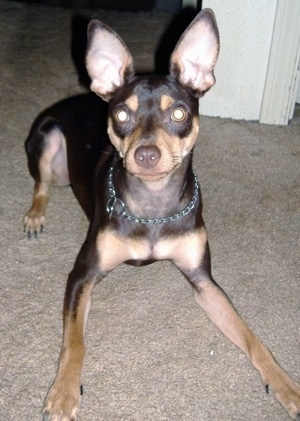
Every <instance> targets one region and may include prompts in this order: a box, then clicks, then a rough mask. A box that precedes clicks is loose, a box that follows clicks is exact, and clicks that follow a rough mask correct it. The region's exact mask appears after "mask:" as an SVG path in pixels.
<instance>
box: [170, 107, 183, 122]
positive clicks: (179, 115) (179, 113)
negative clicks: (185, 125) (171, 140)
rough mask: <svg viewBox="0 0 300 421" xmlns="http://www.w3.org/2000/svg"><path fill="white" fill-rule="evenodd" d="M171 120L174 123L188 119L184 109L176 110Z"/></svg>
mask: <svg viewBox="0 0 300 421" xmlns="http://www.w3.org/2000/svg"><path fill="white" fill-rule="evenodd" d="M171 119H172V120H173V121H178V122H180V121H184V120H185V119H186V111H185V109H184V108H181V107H180V108H174V110H173V111H172V114H171Z"/></svg>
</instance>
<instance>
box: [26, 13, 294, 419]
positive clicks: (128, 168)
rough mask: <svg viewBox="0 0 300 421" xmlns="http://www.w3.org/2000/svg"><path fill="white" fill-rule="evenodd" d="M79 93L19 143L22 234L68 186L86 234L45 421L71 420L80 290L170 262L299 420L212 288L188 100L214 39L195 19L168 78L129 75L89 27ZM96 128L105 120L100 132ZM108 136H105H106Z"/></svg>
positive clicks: (127, 62)
mask: <svg viewBox="0 0 300 421" xmlns="http://www.w3.org/2000/svg"><path fill="white" fill-rule="evenodd" d="M88 40H89V43H88V50H87V59H86V62H87V69H88V72H89V75H90V77H91V80H92V84H91V88H92V90H93V91H95V92H96V93H97V94H98V95H99V96H101V97H102V98H103V99H104V100H105V101H107V102H108V103H109V104H108V109H107V104H106V102H104V101H102V100H100V99H99V98H97V97H96V96H93V95H87V96H83V97H79V98H77V99H76V100H75V99H74V100H66V101H63V102H61V103H59V104H57V105H55V106H53V107H52V108H50V109H48V110H46V111H45V112H44V113H42V114H41V115H40V116H39V117H38V119H37V120H36V121H35V123H34V124H33V126H32V129H31V132H30V134H29V137H28V139H27V141H26V150H27V154H28V163H29V169H30V172H31V174H32V176H33V177H34V179H35V188H34V196H33V202H32V207H31V209H30V210H29V212H28V213H27V215H26V216H25V230H26V231H27V232H28V235H29V236H30V235H34V234H35V235H37V233H38V232H39V231H40V230H41V229H42V226H43V225H44V222H45V207H46V204H47V201H48V199H49V195H50V184H51V183H54V184H56V185H66V184H71V185H72V188H73V190H74V193H75V195H76V197H77V198H78V200H79V203H80V204H81V206H82V208H83V209H84V211H85V213H86V215H87V217H88V218H89V220H90V228H89V231H88V234H87V238H86V241H85V243H84V244H83V246H82V248H81V250H80V252H79V255H78V257H77V259H76V262H75V265H74V268H73V270H72V271H71V273H70V275H69V278H68V282H67V287H66V293H65V299H64V310H63V317H64V339H63V346H62V351H61V354H60V359H59V367H58V373H57V376H56V379H55V381H54V384H53V385H52V387H51V388H50V390H49V392H48V395H47V398H46V401H45V406H44V420H52V421H57V420H76V418H77V413H78V408H79V402H80V385H81V371H82V365H83V359H84V354H85V348H84V339H83V337H84V330H85V324H86V320H87V316H88V311H89V307H90V299H91V293H92V290H93V288H94V286H95V285H96V284H97V282H99V281H101V280H102V279H103V278H104V277H105V276H106V275H107V274H108V273H109V272H110V271H112V270H113V269H114V268H115V267H116V266H118V265H120V264H122V263H124V262H126V263H132V264H135V265H141V264H146V263H151V262H153V261H156V260H163V259H168V260H170V261H172V262H173V263H174V264H175V265H176V266H177V267H178V268H179V269H180V271H181V272H182V273H183V274H184V275H185V276H186V278H187V279H188V281H189V282H190V284H191V285H192V287H193V289H194V292H195V297H196V300H197V302H198V303H199V304H200V306H201V307H202V308H203V309H204V311H205V312H206V314H207V315H208V316H209V317H210V319H211V320H212V321H213V322H214V323H215V324H216V325H217V326H218V328H219V329H220V330H221V331H222V332H223V333H224V334H225V335H226V336H227V337H228V338H229V339H230V340H231V341H232V342H234V343H235V344H236V345H237V346H239V347H240V348H241V349H242V350H243V351H244V352H245V354H246V355H247V356H248V357H249V359H250V361H251V363H252V364H253V366H254V367H255V368H256V369H257V370H258V371H259V373H260V374H261V377H262V381H263V383H264V385H265V387H266V389H267V390H268V388H269V387H270V388H272V390H273V392H274V395H275V396H276V398H277V399H278V401H279V402H280V403H281V404H282V405H283V407H284V408H285V409H286V411H287V412H288V414H289V415H290V417H291V418H294V419H296V418H298V419H300V387H299V385H297V384H296V383H295V382H294V381H293V380H292V379H291V378H290V377H289V376H288V375H287V374H286V373H285V372H284V371H283V370H282V369H281V368H280V367H279V365H278V364H277V363H276V361H275V360H274V358H273V356H272V354H271V353H270V351H269V350H268V349H267V348H266V347H265V346H264V345H263V344H262V343H261V342H260V341H259V340H258V339H257V338H256V336H255V335H254V334H253V333H252V332H251V331H250V329H249V328H248V326H247V325H246V324H245V323H244V322H243V321H242V319H241V318H240V317H239V316H238V314H237V312H236V311H235V309H234V308H233V306H232V304H231V302H230V301H229V299H228V298H227V296H226V295H225V293H224V292H223V291H222V290H221V289H220V288H219V287H218V285H217V284H216V282H215V281H214V280H213V278H212V275H211V268H210V252H209V246H208V241H207V234H206V229H205V225H204V222H203V219H202V203H201V195H200V190H199V184H198V181H197V177H196V176H195V174H194V172H193V170H192V151H193V147H194V145H195V142H196V139H197V137H198V132H199V115H198V99H199V98H200V97H201V96H202V95H203V94H204V93H205V92H206V91H207V90H209V89H210V88H211V86H213V84H214V83H215V79H214V75H213V69H214V66H215V63H216V60H217V57H218V51H219V35H218V29H217V24H216V21H215V17H214V14H213V12H212V11H211V10H208V9H206V10H203V11H202V12H200V14H198V16H197V17H196V18H195V19H194V21H193V22H192V23H191V24H190V26H189V27H188V29H187V30H186V31H185V32H184V34H183V35H182V37H181V39H180V40H179V42H178V44H177V46H176V48H175V50H174V52H173V54H172V56H171V60H170V74H169V75H168V76H158V75H150V76H135V74H134V70H133V59H132V57H131V55H130V53H129V51H128V50H127V47H126V46H125V44H124V43H123V41H122V40H121V39H120V38H119V37H118V35H117V34H116V33H115V32H113V31H112V30H111V29H110V28H108V27H107V26H105V25H104V24H102V23H100V22H98V21H96V20H94V21H91V22H90V24H89V28H88ZM106 119H107V123H106ZM106 132H107V133H108V137H107V134H106Z"/></svg>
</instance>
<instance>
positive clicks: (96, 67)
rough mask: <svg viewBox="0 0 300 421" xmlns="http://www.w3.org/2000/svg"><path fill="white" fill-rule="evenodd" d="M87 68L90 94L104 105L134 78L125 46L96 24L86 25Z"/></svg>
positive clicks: (100, 23) (115, 36)
mask: <svg viewBox="0 0 300 421" xmlns="http://www.w3.org/2000/svg"><path fill="white" fill-rule="evenodd" d="M86 67H87V71H88V73H89V75H90V78H91V79H92V83H91V90H92V91H94V92H95V93H96V94H97V95H99V96H101V98H102V99H104V100H105V101H109V100H110V98H111V97H112V95H113V94H114V92H115V91H116V89H117V88H119V87H120V86H123V85H124V84H125V82H127V81H128V80H129V79H130V78H131V77H132V76H133V75H134V68H133V58H132V56H131V54H130V52H129V51H128V48H127V47H126V45H125V43H124V42H123V41H122V39H121V38H120V37H119V36H118V34H116V32H114V31H113V30H112V29H111V28H109V27H108V26H106V25H105V24H103V23H102V22H100V21H98V20H92V21H91V22H90V23H89V25H88V47H87V55H86Z"/></svg>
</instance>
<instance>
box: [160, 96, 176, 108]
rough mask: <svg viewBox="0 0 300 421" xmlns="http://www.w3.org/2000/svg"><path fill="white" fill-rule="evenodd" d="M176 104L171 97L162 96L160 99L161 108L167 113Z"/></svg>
mask: <svg viewBox="0 0 300 421" xmlns="http://www.w3.org/2000/svg"><path fill="white" fill-rule="evenodd" d="M173 103H174V99H173V98H172V97H170V96H169V95H162V97H161V99H160V108H161V109H162V110H163V111H165V110H167V109H168V108H169V107H170V106H171V105H172V104H173Z"/></svg>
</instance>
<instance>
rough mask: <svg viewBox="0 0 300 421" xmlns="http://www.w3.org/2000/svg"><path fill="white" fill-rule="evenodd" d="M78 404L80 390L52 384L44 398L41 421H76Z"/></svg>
mask: <svg viewBox="0 0 300 421" xmlns="http://www.w3.org/2000/svg"><path fill="white" fill-rule="evenodd" d="M79 404H80V388H78V390H77V389H75V388H68V387H66V385H63V384H61V385H59V386H56V385H55V384H54V385H53V386H52V387H51V389H50V390H49V392H48V395H47V397H46V401H45V405H44V409H43V421H76V420H77V413H78V409H79Z"/></svg>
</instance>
